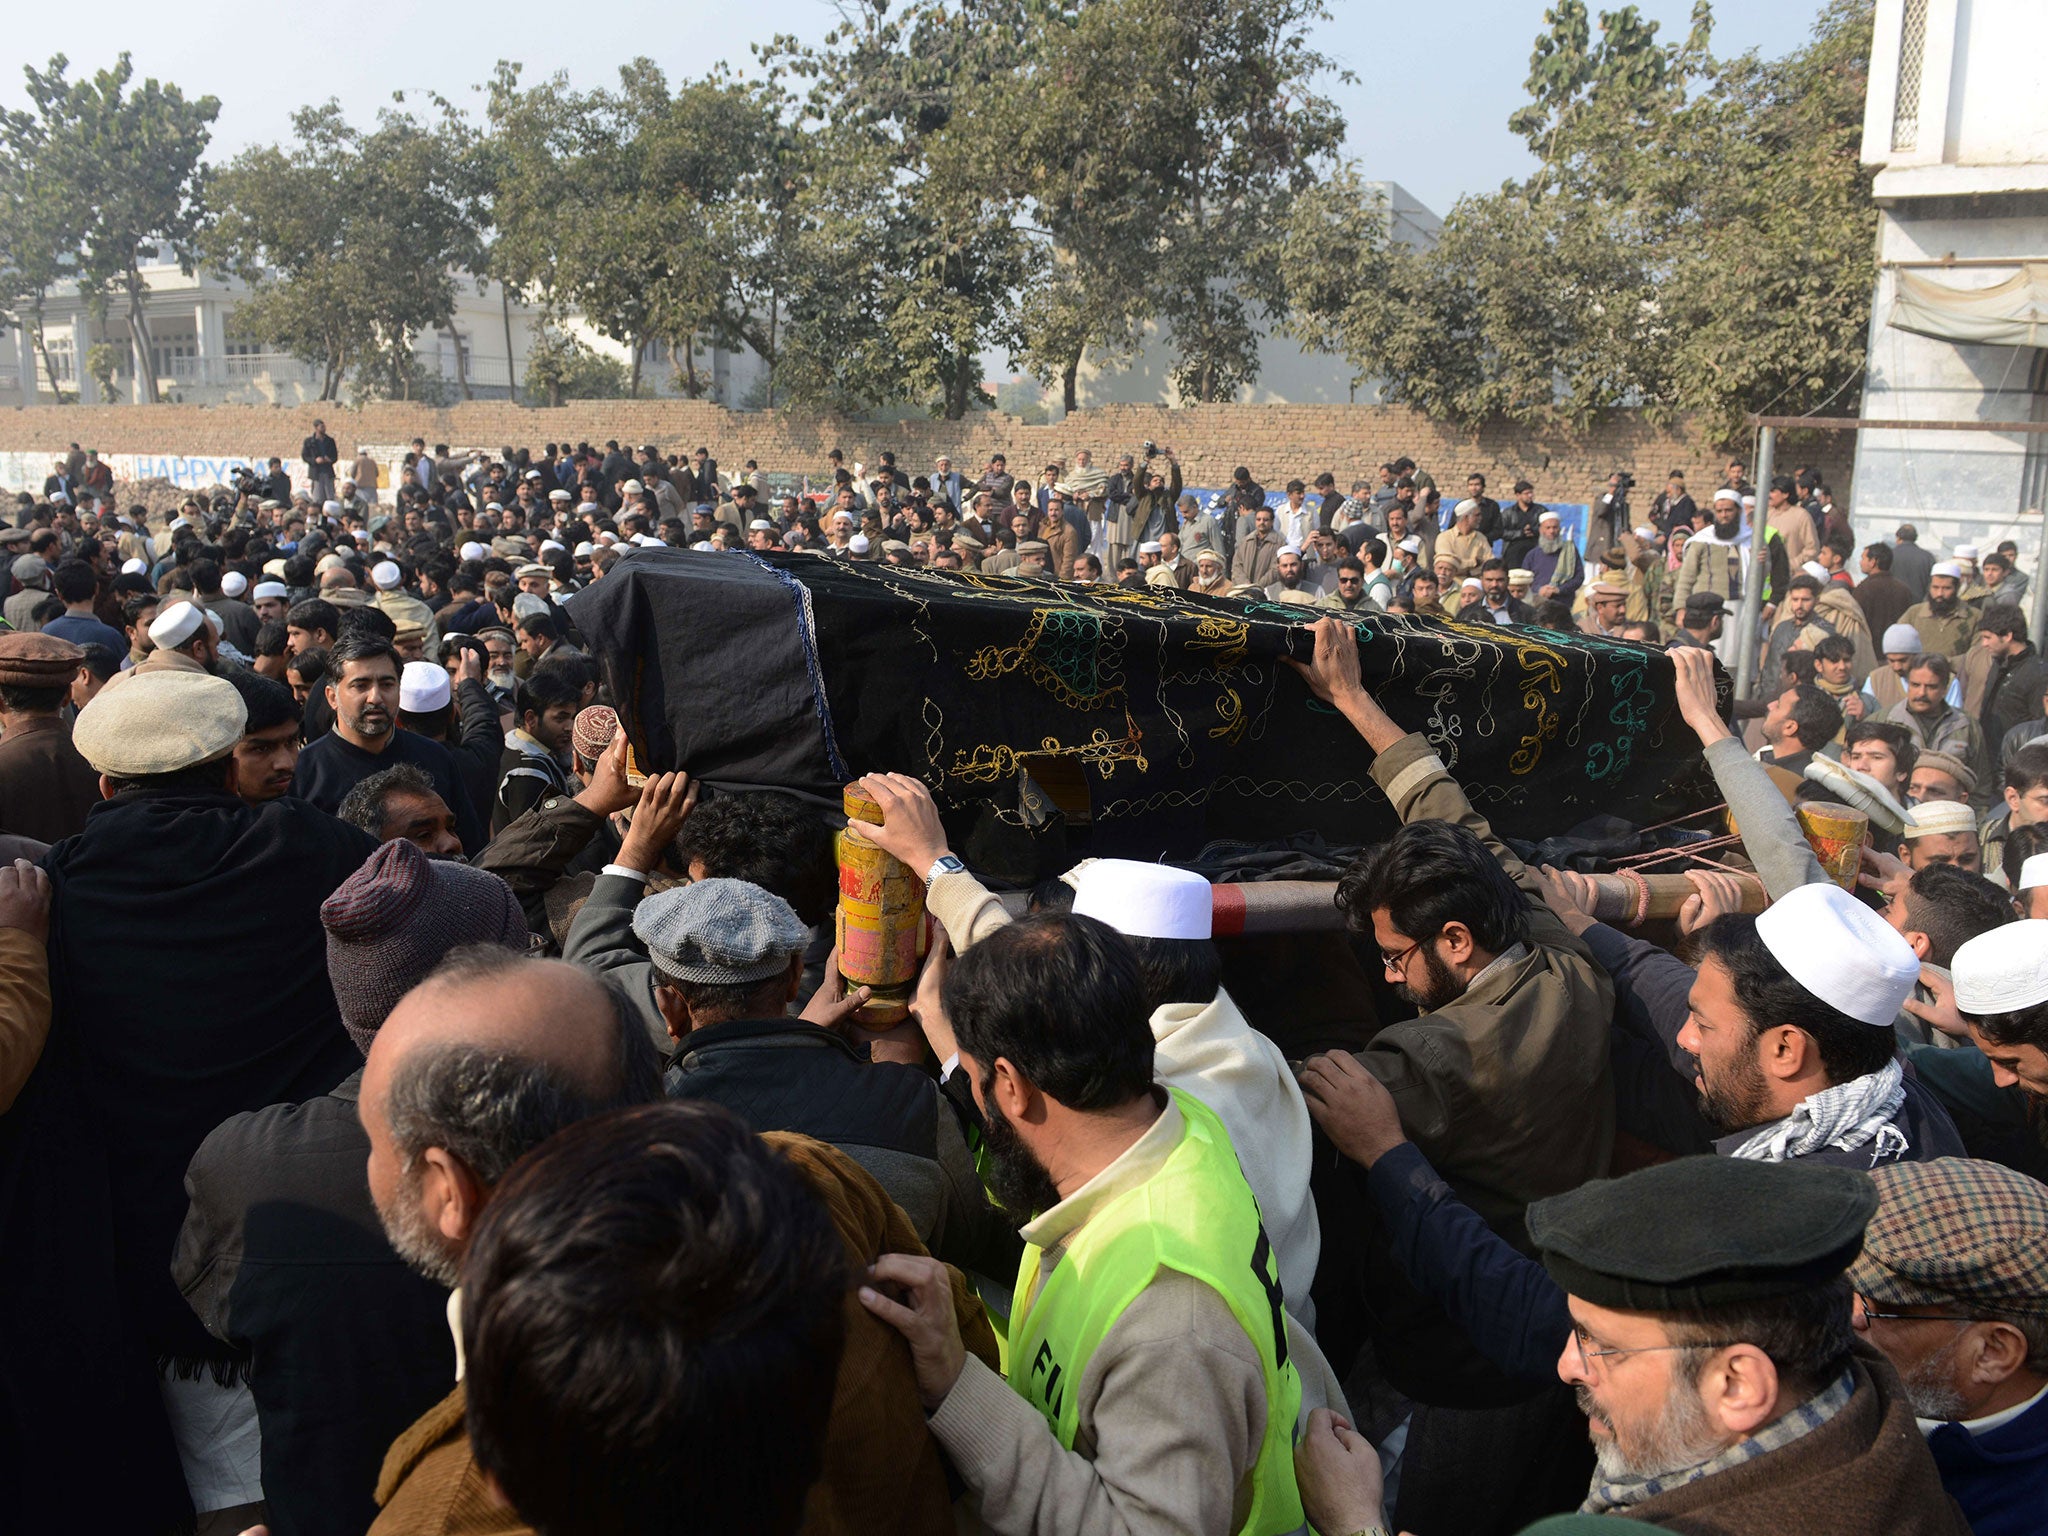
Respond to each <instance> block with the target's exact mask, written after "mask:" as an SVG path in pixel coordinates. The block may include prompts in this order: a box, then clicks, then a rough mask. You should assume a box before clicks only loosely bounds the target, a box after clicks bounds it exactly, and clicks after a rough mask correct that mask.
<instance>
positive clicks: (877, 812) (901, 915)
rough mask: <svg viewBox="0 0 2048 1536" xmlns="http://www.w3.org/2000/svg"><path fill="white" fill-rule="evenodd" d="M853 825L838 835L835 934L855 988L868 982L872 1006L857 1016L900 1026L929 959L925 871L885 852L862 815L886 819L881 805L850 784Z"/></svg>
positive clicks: (844, 972)
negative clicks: (865, 828) (865, 826)
mask: <svg viewBox="0 0 2048 1536" xmlns="http://www.w3.org/2000/svg"><path fill="white" fill-rule="evenodd" d="M845 806H846V823H847V824H846V830H845V831H843V832H841V833H840V834H839V843H838V852H839V906H838V909H837V911H836V912H835V913H834V914H833V919H832V929H833V936H834V937H835V938H836V939H837V940H838V943H839V974H840V975H841V976H843V977H845V978H846V985H847V986H848V988H849V989H850V988H853V987H867V988H869V989H870V996H869V998H868V1001H867V1004H866V1005H865V1006H864V1007H863V1008H862V1009H861V1011H860V1013H859V1014H858V1015H856V1018H857V1019H858V1021H859V1022H860V1023H862V1024H865V1025H867V1026H868V1027H870V1028H872V1029H886V1028H888V1027H889V1026H890V1025H892V1024H900V1023H901V1022H902V1021H903V1020H904V1019H905V1018H907V1017H908V1016H909V1014H910V998H911V994H912V993H913V992H915V991H916V990H917V973H918V968H919V966H920V964H921V963H922V961H923V959H924V874H923V871H921V870H913V869H911V868H910V867H909V866H908V865H906V864H904V863H903V862H902V861H901V860H900V859H897V858H895V857H894V856H893V855H891V854H887V853H884V852H883V851H882V850H881V849H880V848H877V847H876V846H875V845H874V844H873V843H871V842H869V841H868V839H867V837H866V836H865V835H864V834H863V833H862V832H861V830H860V828H859V826H858V823H859V822H862V821H868V822H873V823H875V824H876V825H878V826H879V825H883V820H882V808H881V807H880V806H879V805H877V804H875V802H874V801H872V800H870V799H868V797H867V796H866V795H864V794H862V793H861V790H860V786H859V785H858V784H849V785H847V786H846V795H845Z"/></svg>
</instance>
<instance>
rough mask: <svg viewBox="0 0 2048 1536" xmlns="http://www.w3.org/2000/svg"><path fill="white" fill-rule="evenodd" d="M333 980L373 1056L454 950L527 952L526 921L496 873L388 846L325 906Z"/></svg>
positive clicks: (353, 1028) (360, 1041)
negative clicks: (405, 1001) (492, 947)
mask: <svg viewBox="0 0 2048 1536" xmlns="http://www.w3.org/2000/svg"><path fill="white" fill-rule="evenodd" d="M320 921H321V922H322V923H323V924H324V925H325V926H326V929H327V979H328V981H329V982H330V983H331V984H332V985H333V987H334V1000H335V1002H336V1003H338V1004H339V1005H340V1008H341V1024H342V1028H344V1029H346V1030H347V1031H348V1035H349V1038H350V1039H351V1040H353V1041H355V1043H356V1045H357V1047H358V1048H359V1049H361V1050H362V1051H363V1052H364V1053H365V1054H368V1052H369V1049H370V1041H371V1040H372V1038H374V1037H375V1035H376V1033H377V1029H378V1027H379V1026H380V1025H382V1024H383V1022H384V1021H385V1019H387V1018H389V1017H390V1015H391V1010H392V1009H394V1008H396V1007H397V1006H398V1001H399V999H400V998H402V997H404V996H405V994H406V993H408V992H410V991H411V990H412V989H413V988H414V987H415V986H417V985H419V983H420V982H422V981H424V980H425V979H426V977H427V975H428V973H429V972H431V971H432V970H433V969H434V967H435V966H437V965H439V964H440V963H441V961H442V960H443V959H444V958H445V957H446V956H447V954H448V952H449V951H450V950H453V949H459V948H461V947H462V946H463V945H465V944H497V945H500V946H502V947H503V948H505V949H514V950H518V951H520V952H521V953H524V952H525V950H526V947H527V930H526V916H525V914H524V913H523V912H522V911H521V910H520V907H519V898H518V897H517V896H515V895H513V894H512V887H511V886H509V885H507V884H506V883H505V882H504V881H503V880H501V879H500V878H499V877H498V876H496V875H494V874H492V873H490V872H489V871H488V870H482V869H472V868H471V867H470V866H469V865H467V864H460V863H456V862H454V861H453V860H448V859H430V858H428V857H427V856H426V854H425V852H424V851H423V850H422V849H421V848H420V846H419V844H417V843H410V842H407V841H406V840H405V839H404V838H402V837H400V838H393V839H392V840H391V841H390V842H388V843H381V844H379V845H378V847H377V851H376V852H375V853H373V854H371V855H370V857H369V858H368V859H366V860H365V861H364V862H363V866H362V868H360V869H358V870H357V871H356V872H355V873H354V874H352V875H350V876H349V877H348V878H347V879H346V880H344V881H342V883H341V884H340V885H338V886H337V887H335V890H334V894H333V895H332V896H329V897H328V898H327V900H326V901H324V902H322V903H321V904H320Z"/></svg>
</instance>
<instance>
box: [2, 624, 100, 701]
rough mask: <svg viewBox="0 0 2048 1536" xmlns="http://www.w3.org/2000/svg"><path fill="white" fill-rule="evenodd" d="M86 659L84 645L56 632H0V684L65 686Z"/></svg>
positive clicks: (11, 686) (46, 686) (9, 686)
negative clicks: (64, 638) (62, 637)
mask: <svg viewBox="0 0 2048 1536" xmlns="http://www.w3.org/2000/svg"><path fill="white" fill-rule="evenodd" d="M84 660H85V650H84V647H82V646H76V645H73V644H72V643H71V642H70V641H69V640H59V639H58V638H57V637H56V636H55V635H45V634H38V633H35V632H33V631H31V632H29V633H25V634H22V633H16V632H14V631H11V630H10V631H8V632H7V633H5V634H0V687H6V688H63V687H65V686H67V685H68V684H69V683H70V682H71V679H72V678H73V677H74V676H75V675H76V674H77V672H78V668H79V665H80V663H82V662H83V661H84Z"/></svg>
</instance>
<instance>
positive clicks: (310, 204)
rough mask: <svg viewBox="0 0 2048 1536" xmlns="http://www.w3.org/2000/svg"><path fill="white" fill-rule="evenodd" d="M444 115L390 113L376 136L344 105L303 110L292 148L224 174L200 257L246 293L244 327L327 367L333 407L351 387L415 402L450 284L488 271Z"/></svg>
mask: <svg viewBox="0 0 2048 1536" xmlns="http://www.w3.org/2000/svg"><path fill="white" fill-rule="evenodd" d="M442 107H443V119H442V121H441V122H440V123H433V122H423V121H421V120H420V119H418V118H416V117H414V116H412V115H411V114H409V113H406V112H402V111H398V110H395V109H393V108H386V109H385V110H384V111H383V112H382V113H380V114H379V116H378V120H377V127H376V128H375V129H373V130H371V131H368V132H365V131H363V130H361V129H358V128H354V127H351V126H350V125H349V123H348V122H347V120H346V119H345V118H344V117H343V116H342V112H341V107H340V105H339V103H337V102H333V101H330V102H328V103H327V104H326V105H324V106H320V107H306V108H302V109H301V110H300V111H299V112H297V113H296V114H294V116H293V118H292V130H293V133H294V135H295V139H296V142H294V143H293V144H291V145H290V146H271V147H267V148H262V149H253V150H249V151H247V152H245V153H243V154H241V155H239V156H237V157H236V158H235V160H234V161H233V162H232V163H230V164H229V165H228V167H227V168H226V169H224V170H223V171H221V172H220V173H219V174H218V177H217V189H216V196H215V198H214V203H215V207H216V210H217V211H216V212H215V214H214V217H213V218H212V220H211V222H210V223H209V224H208V225H207V227H206V230H205V234H204V238H203V241H202V246H203V249H204V251H205V253H206V258H207V260H208V261H209V262H210V263H212V264H213V265H215V266H216V267H218V268H220V269H221V270H224V271H227V272H231V273H233V274H235V275H237V276H239V277H241V278H243V279H244V280H246V281H247V282H248V283H249V285H250V288H251V294H250V297H249V298H248V299H247V300H245V301H244V302H243V303H242V304H240V305H239V306H237V308H236V312H235V319H236V324H237V325H238V326H240V327H241V328H243V329H244V330H246V331H247V332H248V333H249V334H250V335H253V336H256V337H259V338H261V339H262V340H265V341H268V342H270V343H272V344H274V345H276V346H278V347H280V348H282V349H283V350H285V351H287V352H290V353H291V354H292V355H294V356H295V357H299V358H301V359H303V360H305V361H306V362H308V363H310V364H312V365H314V366H315V367H318V368H320V369H321V371H322V380H321V393H320V398H321V399H323V400H328V399H333V398H335V396H336V394H337V392H338V391H339V389H340V386H341V384H342V382H343V380H344V379H353V380H354V382H355V384H356V386H357V388H359V389H361V390H363V391H364V392H365V393H380V392H381V393H385V394H387V395H389V396H390V397H392V398H410V397H411V395H412V393H413V390H414V386H415V383H416V377H415V376H416V373H417V366H416V364H415V363H414V361H413V343H414V339H415V338H416V337H417V336H419V335H420V334H421V333H422V332H428V331H433V330H437V329H440V328H442V327H446V326H449V325H450V324H451V322H452V319H453V315H454V310H455V292H456V289H455V277H454V273H455V272H457V271H460V270H463V269H464V268H467V267H469V266H471V265H472V264H473V263H474V262H475V261H476V260H477V259H478V242H477V239H476V235H475V230H474V226H473V225H472V224H471V223H470V222H469V221H468V220H467V219H466V218H465V217H464V216H463V211H462V204H463V200H464V197H465V195H466V191H467V188H466V183H465V179H464V178H465V176H466V175H467V174H468V163H467V161H466V159H465V155H464V152H463V145H462V141H461V137H460V134H459V132H458V131H457V130H456V128H455V127H454V126H453V125H452V124H451V123H450V121H449V118H450V117H451V116H452V114H451V113H449V112H448V110H447V108H446V104H445V103H442ZM458 366H460V347H459V344H458ZM464 378H465V382H466V373H465V374H464Z"/></svg>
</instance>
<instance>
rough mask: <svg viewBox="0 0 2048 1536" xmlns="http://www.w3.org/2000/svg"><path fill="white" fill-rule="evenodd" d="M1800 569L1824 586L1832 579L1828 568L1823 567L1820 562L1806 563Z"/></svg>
mask: <svg viewBox="0 0 2048 1536" xmlns="http://www.w3.org/2000/svg"><path fill="white" fill-rule="evenodd" d="M1799 569H1800V570H1802V571H1804V572H1805V573H1806V574H1807V575H1809V576H1811V577H1812V578H1813V579H1814V580H1815V581H1817V582H1819V583H1820V584H1821V585H1822V586H1826V585H1827V584H1828V582H1829V580H1830V579H1831V578H1830V576H1829V573H1828V568H1827V567H1826V566H1824V565H1822V564H1821V563H1820V562H1819V561H1818V560H1809V561H1807V562H1806V564H1804V565H1802V566H1800V567H1799Z"/></svg>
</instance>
